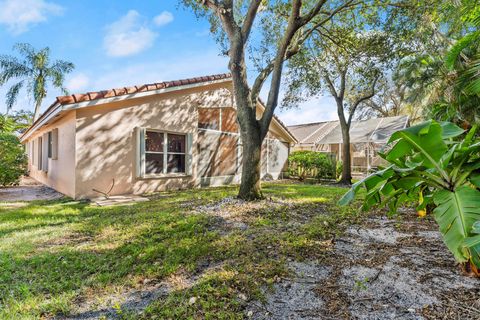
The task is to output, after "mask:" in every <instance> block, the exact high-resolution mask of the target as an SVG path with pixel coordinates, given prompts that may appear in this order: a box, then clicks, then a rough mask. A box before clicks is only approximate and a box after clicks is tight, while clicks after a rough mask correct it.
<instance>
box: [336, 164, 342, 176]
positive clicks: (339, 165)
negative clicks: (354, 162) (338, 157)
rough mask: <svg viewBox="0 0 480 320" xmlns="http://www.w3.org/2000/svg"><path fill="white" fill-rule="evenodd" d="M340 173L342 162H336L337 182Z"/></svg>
mask: <svg viewBox="0 0 480 320" xmlns="http://www.w3.org/2000/svg"><path fill="white" fill-rule="evenodd" d="M342 172H343V162H342V161H337V176H336V178H337V180H338V179H340V177H341V176H342Z"/></svg>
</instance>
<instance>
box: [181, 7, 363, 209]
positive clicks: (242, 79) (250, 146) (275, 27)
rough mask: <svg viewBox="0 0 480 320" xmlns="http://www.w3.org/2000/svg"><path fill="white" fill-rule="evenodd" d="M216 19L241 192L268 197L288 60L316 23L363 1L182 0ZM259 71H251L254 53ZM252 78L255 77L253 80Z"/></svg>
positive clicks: (246, 196) (251, 196) (214, 24)
mask: <svg viewBox="0 0 480 320" xmlns="http://www.w3.org/2000/svg"><path fill="white" fill-rule="evenodd" d="M181 2H182V3H183V4H184V5H186V6H187V7H189V8H191V9H193V10H194V12H195V13H196V14H197V15H199V16H202V17H207V18H208V20H209V21H210V24H211V27H212V31H213V32H214V34H216V35H217V39H218V40H219V42H220V43H221V44H222V45H223V47H224V49H225V52H226V53H227V54H228V56H229V60H230V61H229V64H228V67H229V69H230V71H231V73H232V78H233V95H234V98H235V102H236V106H237V118H238V122H239V124H240V135H241V139H242V145H243V164H242V179H241V185H240V190H239V194H238V196H239V197H240V198H242V199H246V200H253V199H258V198H261V197H262V193H261V189H260V161H261V146H262V142H263V140H264V138H265V136H266V134H267V133H268V129H269V126H270V122H271V120H272V117H273V114H274V112H275V109H276V108H277V105H278V97H279V92H280V85H281V80H282V73H283V70H284V63H285V61H287V60H288V59H290V58H291V57H292V56H294V55H295V54H297V53H298V51H299V49H300V47H301V46H302V44H303V43H304V42H305V41H306V40H308V39H309V37H310V36H311V35H312V32H313V30H315V28H317V27H319V26H322V25H324V24H325V23H328V21H330V20H331V19H332V18H333V17H334V16H335V15H336V14H338V13H340V12H342V11H344V10H349V9H351V8H352V7H355V6H357V5H358V4H359V1H357V0H344V1H337V0H290V1H276V0H271V1H270V0H250V1H247V0H182V1H181ZM249 52H250V53H253V56H255V57H254V58H253V60H251V61H253V65H254V66H255V67H256V68H254V69H255V70H256V71H257V72H256V75H255V76H253V77H251V76H249V71H250V70H251V69H250V70H249V69H248V68H247V64H248V58H249V55H248V53H249ZM249 79H254V81H253V83H252V85H251V86H250V84H249V81H248V80H249ZM267 80H269V91H268V98H267V100H266V105H265V110H264V112H263V114H262V116H261V118H260V119H257V116H256V108H257V103H258V96H259V93H260V91H261V90H262V88H263V86H264V84H265V82H267Z"/></svg>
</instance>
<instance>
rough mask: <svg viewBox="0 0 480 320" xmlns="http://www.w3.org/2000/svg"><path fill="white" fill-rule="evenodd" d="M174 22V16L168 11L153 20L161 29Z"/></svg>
mask: <svg viewBox="0 0 480 320" xmlns="http://www.w3.org/2000/svg"><path fill="white" fill-rule="evenodd" d="M172 21H173V14H172V13H171V12H168V11H163V12H162V13H160V14H159V15H158V16H156V17H155V18H153V23H155V25H157V26H159V27H161V26H164V25H167V24H169V23H170V22H172Z"/></svg>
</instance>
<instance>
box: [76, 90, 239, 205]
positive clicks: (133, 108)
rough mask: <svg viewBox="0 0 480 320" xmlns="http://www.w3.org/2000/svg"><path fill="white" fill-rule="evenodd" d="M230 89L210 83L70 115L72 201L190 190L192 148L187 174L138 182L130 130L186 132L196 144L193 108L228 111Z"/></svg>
mask: <svg viewBox="0 0 480 320" xmlns="http://www.w3.org/2000/svg"><path fill="white" fill-rule="evenodd" d="M230 90H231V88H230V85H228V84H225V83H223V84H222V83H220V84H211V85H209V86H202V87H197V88H191V89H187V90H182V91H177V92H170V93H162V94H161V95H152V96H147V97H142V98H135V99H128V100H122V101H116V102H110V103H108V104H104V105H98V106H92V107H86V108H82V109H78V110H77V113H76V140H75V144H76V146H77V155H76V171H75V181H76V183H75V184H76V188H75V198H88V197H95V196H99V195H100V194H99V193H97V192H95V191H93V189H96V190H99V191H108V190H109V189H110V188H111V186H112V185H113V189H112V191H111V194H127V193H134V194H143V193H148V192H155V191H164V190H171V189H180V188H187V187H193V186H194V185H196V184H197V182H196V178H195V177H196V175H197V174H196V171H197V165H196V164H197V150H196V149H197V148H195V147H192V154H191V157H192V161H191V162H192V168H191V174H190V175H183V176H179V177H163V178H158V177H157V178H139V177H137V175H136V165H137V164H136V158H137V154H136V153H137V146H136V128H140V127H143V128H147V129H155V130H161V131H166V132H174V133H183V134H192V145H193V146H195V145H196V143H197V123H198V108H199V107H207V108H208V107H221V106H224V107H232V105H233V101H232V95H231V92H230Z"/></svg>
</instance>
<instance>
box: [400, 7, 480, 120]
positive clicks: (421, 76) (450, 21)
mask: <svg viewBox="0 0 480 320" xmlns="http://www.w3.org/2000/svg"><path fill="white" fill-rule="evenodd" d="M478 8H479V2H478V1H476V0H475V1H468V0H463V1H452V2H445V3H443V2H442V3H441V5H438V6H437V7H435V9H434V10H432V11H431V12H430V14H429V15H427V16H426V19H427V22H428V23H426V24H425V25H424V26H423V29H422V30H421V32H419V33H418V41H417V48H416V52H414V53H413V54H412V55H410V56H408V57H406V58H405V59H403V60H402V61H401V62H400V64H399V66H398V69H397V70H396V71H395V74H396V79H395V81H396V83H397V84H398V85H399V86H402V87H403V88H404V90H405V99H406V101H407V102H408V103H410V104H414V105H417V106H420V107H421V108H422V109H423V110H424V112H423V116H424V118H426V119H436V120H440V121H453V122H455V123H457V124H459V125H461V126H462V127H464V128H467V127H470V126H471V125H472V124H474V123H476V122H478V118H479V116H480V111H479V109H478V105H479V104H480V99H479V93H480V85H479V83H480V80H479V82H475V81H473V80H474V79H475V78H476V79H478V71H479V68H478V65H479V43H480V41H478V40H479V39H480V35H479V32H480V31H479V26H480V18H479V16H480V15H479V9H478ZM475 87H476V88H479V89H478V90H475Z"/></svg>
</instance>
